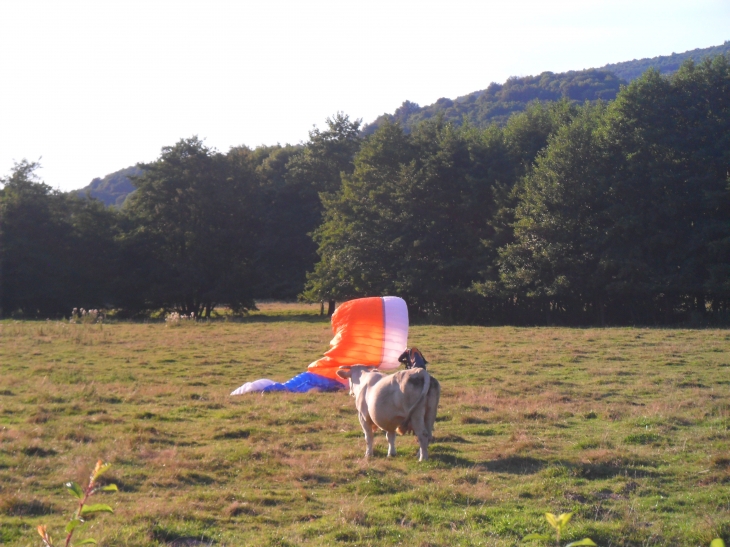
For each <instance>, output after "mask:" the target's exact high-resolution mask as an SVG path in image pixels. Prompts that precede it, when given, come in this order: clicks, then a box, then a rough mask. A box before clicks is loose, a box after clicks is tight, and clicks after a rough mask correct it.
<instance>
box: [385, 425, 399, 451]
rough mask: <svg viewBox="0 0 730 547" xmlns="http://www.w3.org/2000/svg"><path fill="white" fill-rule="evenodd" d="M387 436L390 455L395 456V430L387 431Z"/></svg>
mask: <svg viewBox="0 0 730 547" xmlns="http://www.w3.org/2000/svg"><path fill="white" fill-rule="evenodd" d="M385 437H386V438H387V439H388V457H391V456H395V437H396V434H395V431H386V432H385Z"/></svg>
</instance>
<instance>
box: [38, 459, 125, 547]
mask: <svg viewBox="0 0 730 547" xmlns="http://www.w3.org/2000/svg"><path fill="white" fill-rule="evenodd" d="M109 467H111V464H108V463H103V462H102V461H101V460H99V461H98V462H96V466H95V467H94V469H93V471H92V472H91V475H90V476H89V482H88V484H87V485H86V487H85V488H81V486H79V485H78V484H76V483H75V482H67V483H66V489H67V490H68V491H69V492H70V493H71V495H72V496H74V497H75V498H76V499H77V500H78V505H77V508H76V511H75V512H74V514H73V516H72V517H71V520H70V521H69V523H68V524H67V525H66V529H65V532H66V540H65V542H64V545H65V547H70V545H71V540H72V538H73V535H74V532H76V531H81V530H83V529H84V528H85V527H86V526H87V523H86V520H85V519H87V520H88V518H89V517H90V515H94V514H96V513H113V512H114V511H113V509H112V508H111V507H109V506H108V505H106V504H104V503H94V504H88V503H87V502H88V501H89V498H90V497H91V496H93V495H94V494H96V493H97V492H117V491H118V488H117V486H116V484H107V485H100V484H97V482H98V480H99V478H101V476H102V475H103V474H104V473H106V472H107V471H108V470H109ZM37 530H38V534H39V535H40V536H41V539H42V540H43V545H44V546H45V547H53V540H52V538H51V536H50V535H49V534H48V529H47V527H46V525H45V524H39V525H38V528H37ZM89 543H94V544H95V543H96V540H95V539H93V538H87V539H84V540H83V541H80V542H78V543H77V545H85V544H89Z"/></svg>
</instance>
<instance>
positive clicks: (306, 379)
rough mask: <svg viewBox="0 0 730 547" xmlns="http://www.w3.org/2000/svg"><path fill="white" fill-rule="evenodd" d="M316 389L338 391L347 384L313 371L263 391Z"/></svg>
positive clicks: (297, 391) (304, 391) (301, 391)
mask: <svg viewBox="0 0 730 547" xmlns="http://www.w3.org/2000/svg"><path fill="white" fill-rule="evenodd" d="M313 389H316V390H318V391H338V390H340V389H345V385H344V384H343V383H342V382H338V381H337V380H331V379H330V378H325V377H324V376H319V375H317V374H313V373H311V372H302V373H301V374H297V375H296V376H294V378H292V379H291V380H289V381H287V382H284V383H283V384H282V383H279V382H277V383H275V384H272V385H270V386H268V387H266V388H264V389H263V390H262V393H268V392H270V391H291V392H294V393H306V392H307V391H312V390H313Z"/></svg>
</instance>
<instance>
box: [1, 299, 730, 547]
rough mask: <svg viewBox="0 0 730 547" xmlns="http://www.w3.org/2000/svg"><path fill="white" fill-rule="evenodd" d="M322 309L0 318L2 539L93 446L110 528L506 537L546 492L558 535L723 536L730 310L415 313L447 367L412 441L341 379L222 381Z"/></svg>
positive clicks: (299, 535)
mask: <svg viewBox="0 0 730 547" xmlns="http://www.w3.org/2000/svg"><path fill="white" fill-rule="evenodd" d="M318 313H319V307H318V306H308V305H304V304H275V303H269V304H262V305H261V306H260V311H259V312H255V313H253V314H251V315H250V316H249V317H246V318H244V319H242V320H235V321H234V320H228V321H227V320H224V319H220V320H216V321H212V322H210V323H186V322H181V323H180V324H179V325H176V326H171V325H165V324H164V323H162V322H149V323H132V322H116V323H115V322H111V323H106V324H84V323H80V324H71V323H68V322H61V321H12V320H6V321H3V322H0V544H3V545H10V546H26V545H40V544H41V542H40V538H39V537H38V536H37V533H36V531H35V528H36V526H37V525H38V524H41V523H43V524H47V525H48V528H49V531H50V532H51V535H52V536H54V537H55V538H57V539H60V538H61V536H62V535H63V534H62V530H63V527H64V526H65V523H66V521H67V520H68V518H69V516H70V515H71V513H72V510H73V500H72V499H71V498H70V497H69V496H68V493H67V492H66V491H65V488H64V487H63V484H64V483H65V482H66V481H69V480H75V481H77V482H79V483H82V482H83V481H84V479H85V478H86V477H88V474H89V471H90V469H91V468H92V467H93V465H94V463H95V462H96V460H97V459H98V458H101V459H103V460H104V461H108V462H111V463H112V465H113V467H112V468H111V471H110V472H109V473H108V475H107V476H106V479H107V481H109V482H113V483H116V484H117V485H118V486H119V492H118V493H115V494H108V495H106V494H104V495H101V494H100V495H99V496H98V499H95V501H98V502H103V503H108V504H109V505H111V506H112V507H114V509H115V513H114V514H104V515H101V516H97V517H95V518H93V519H92V520H91V525H90V527H89V529H88V530H87V531H86V532H84V533H83V534H80V535H79V539H82V538H83V537H87V536H93V537H95V538H96V539H97V540H98V541H99V544H101V545H118V546H142V545H145V546H149V545H175V546H180V547H181V546H194V545H215V546H237V545H261V546H294V545H308V546H323V545H343V546H347V545H362V546H366V545H373V546H374V545H378V546H380V545H405V546H411V545H413V546H420V547H436V546H447V545H448V546H451V545H459V546H476V545H489V546H508V545H509V546H512V545H516V544H518V543H520V539H521V538H522V537H523V536H525V535H526V534H528V533H531V532H547V530H548V528H547V524H546V523H545V519H544V517H543V514H544V513H545V512H547V511H549V512H552V513H556V514H557V513H562V512H568V511H573V512H575V516H574V517H573V521H572V522H571V524H570V527H569V530H568V535H567V536H566V537H565V538H564V539H565V540H566V541H568V540H576V539H580V538H583V537H586V536H588V537H590V538H592V539H593V540H594V541H595V542H596V543H597V544H598V545H601V546H650V545H651V546H653V545H656V546H663V545H666V546H670V545H671V546H675V545H676V546H680V545H681V546H686V545H692V546H693V545H697V546H707V545H709V543H710V540H711V539H712V538H714V537H722V538H724V539H725V541H726V542H727V541H728V539H730V435H729V434H728V427H729V426H730V331H727V330H710V329H703V330H683V329H650V328H606V329H570V328H514V327H463V326H456V327H455V326H438V325H415V326H412V327H411V331H410V337H409V343H410V345H415V346H418V347H419V348H420V349H421V350H422V351H423V352H424V354H425V355H426V358H427V359H428V360H429V361H430V364H429V371H430V372H431V373H432V374H433V375H434V376H435V377H436V378H438V379H439V381H440V382H441V385H442V397H441V405H440V408H439V417H438V419H437V424H436V431H435V437H436V441H435V443H434V444H433V445H432V446H431V449H430V452H431V459H430V460H429V461H428V462H424V463H419V462H418V461H417V444H416V442H415V439H414V438H413V437H399V438H398V441H397V446H398V449H399V453H398V455H397V456H396V457H395V458H390V459H389V458H386V457H385V454H386V449H387V444H386V442H385V437H384V435H379V436H378V437H377V439H376V455H375V457H374V458H373V459H370V460H366V459H364V458H363V455H364V451H365V442H364V439H363V435H362V431H361V429H360V425H359V423H358V420H357V417H356V413H355V407H354V401H353V399H352V398H351V397H349V396H348V394H347V392H345V391H342V392H339V393H308V394H286V393H277V394H269V395H263V396H262V395H260V394H254V395H246V396H238V397H231V396H229V393H230V392H231V391H232V390H233V389H235V388H236V387H238V386H240V385H241V384H242V383H244V382H246V381H249V380H254V379H258V378H271V379H274V380H282V381H283V380H287V379H289V378H291V377H292V376H294V375H295V374H297V373H299V372H302V371H304V370H305V369H306V366H307V364H308V363H310V362H311V361H313V360H315V359H317V358H318V357H320V356H321V354H322V353H323V351H325V350H326V349H327V347H328V343H329V339H330V338H331V331H330V327H329V322H328V320H327V318H326V317H319V316H318ZM533 545H541V543H540V542H537V543H533Z"/></svg>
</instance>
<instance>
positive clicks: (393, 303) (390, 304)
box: [378, 296, 408, 370]
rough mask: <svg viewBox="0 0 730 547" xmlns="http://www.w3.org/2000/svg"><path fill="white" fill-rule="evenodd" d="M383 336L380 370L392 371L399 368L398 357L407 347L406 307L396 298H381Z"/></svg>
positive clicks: (402, 301) (404, 302)
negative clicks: (383, 317) (383, 324)
mask: <svg viewBox="0 0 730 547" xmlns="http://www.w3.org/2000/svg"><path fill="white" fill-rule="evenodd" d="M383 310H384V313H383V315H384V316H385V328H384V331H385V335H384V340H383V361H382V363H381V365H380V366H379V367H378V368H379V369H380V370H393V369H396V368H398V367H399V366H400V363H399V362H398V357H400V355H401V353H403V352H404V351H405V349H406V348H407V347H408V305H407V304H406V301H405V300H403V299H402V298H398V297H397V296H384V297H383Z"/></svg>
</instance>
